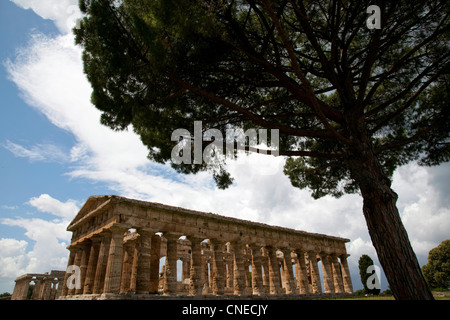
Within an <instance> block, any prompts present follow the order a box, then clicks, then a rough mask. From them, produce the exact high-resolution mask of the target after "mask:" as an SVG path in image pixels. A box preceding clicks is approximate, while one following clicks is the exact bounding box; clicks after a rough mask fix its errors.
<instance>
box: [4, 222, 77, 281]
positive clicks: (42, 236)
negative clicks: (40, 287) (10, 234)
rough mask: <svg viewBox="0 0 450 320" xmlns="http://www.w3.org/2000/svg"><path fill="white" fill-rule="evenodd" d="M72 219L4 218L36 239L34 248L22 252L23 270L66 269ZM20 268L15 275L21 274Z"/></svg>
mask: <svg viewBox="0 0 450 320" xmlns="http://www.w3.org/2000/svg"><path fill="white" fill-rule="evenodd" d="M69 222H70V220H59V219H57V220H52V221H46V220H43V219H24V218H16V219H10V218H6V219H2V221H1V223H2V224H4V225H7V226H15V227H21V228H24V229H25V230H26V232H25V236H27V237H28V238H29V239H31V240H33V241H34V245H33V248H32V249H31V250H30V251H28V252H27V253H24V252H23V251H22V252H21V254H20V255H18V256H17V257H21V258H20V259H21V261H22V262H23V265H22V266H21V267H22V270H24V271H25V272H36V273H37V272H47V271H49V269H59V270H64V269H65V267H66V266H65V264H64V262H65V263H67V258H68V256H67V249H66V246H67V245H68V244H69V242H70V237H71V235H70V233H69V232H67V231H66V228H67V225H68V223H69ZM18 271H19V270H17V271H16V273H15V276H16V277H17V276H19V275H20V273H18ZM22 272H23V271H22Z"/></svg>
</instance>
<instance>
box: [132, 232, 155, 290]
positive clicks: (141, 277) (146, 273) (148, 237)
mask: <svg viewBox="0 0 450 320" xmlns="http://www.w3.org/2000/svg"><path fill="white" fill-rule="evenodd" d="M136 231H137V232H138V233H139V239H138V241H139V246H138V248H139V253H138V258H137V274H136V293H137V294H148V293H149V289H150V256H151V245H152V236H153V234H154V233H153V232H149V231H146V230H143V229H138V230H136Z"/></svg>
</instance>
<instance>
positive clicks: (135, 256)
mask: <svg viewBox="0 0 450 320" xmlns="http://www.w3.org/2000/svg"><path fill="white" fill-rule="evenodd" d="M131 246H132V247H131V248H130V249H131V250H130V257H131V258H132V261H133V262H132V264H131V272H130V288H129V291H130V292H136V282H137V273H138V263H139V244H138V243H137V241H134V243H133V244H132V245H131Z"/></svg>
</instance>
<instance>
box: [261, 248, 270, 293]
mask: <svg viewBox="0 0 450 320" xmlns="http://www.w3.org/2000/svg"><path fill="white" fill-rule="evenodd" d="M263 250H264V255H263V257H262V263H261V264H262V266H263V275H262V276H263V277H262V278H263V287H264V293H269V292H270V291H269V288H270V280H269V257H268V256H267V250H266V249H265V248H263Z"/></svg>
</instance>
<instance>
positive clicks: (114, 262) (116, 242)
mask: <svg viewBox="0 0 450 320" xmlns="http://www.w3.org/2000/svg"><path fill="white" fill-rule="evenodd" d="M110 231H111V233H112V234H111V244H110V246H109V253H108V264H107V266H106V275H105V285H104V287H103V293H104V294H105V293H119V291H120V279H121V277H122V262H123V237H124V233H125V232H126V229H125V228H123V227H117V226H113V227H111V228H110Z"/></svg>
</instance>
